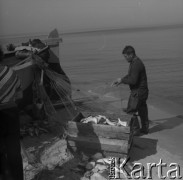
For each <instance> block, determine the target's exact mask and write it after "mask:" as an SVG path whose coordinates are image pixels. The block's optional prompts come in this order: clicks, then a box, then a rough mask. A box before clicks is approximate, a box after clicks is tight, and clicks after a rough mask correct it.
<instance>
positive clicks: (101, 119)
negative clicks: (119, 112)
mask: <svg viewBox="0 0 183 180" xmlns="http://www.w3.org/2000/svg"><path fill="white" fill-rule="evenodd" d="M81 123H93V124H106V125H111V126H124V127H126V126H127V122H126V121H121V120H120V118H118V119H117V120H109V119H108V118H107V117H106V116H103V115H97V116H89V117H86V118H83V119H81Z"/></svg>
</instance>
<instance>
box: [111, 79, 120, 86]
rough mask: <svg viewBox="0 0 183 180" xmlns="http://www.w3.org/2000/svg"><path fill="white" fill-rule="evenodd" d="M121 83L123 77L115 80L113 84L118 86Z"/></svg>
mask: <svg viewBox="0 0 183 180" xmlns="http://www.w3.org/2000/svg"><path fill="white" fill-rule="evenodd" d="M120 84H121V78H118V79H117V80H116V81H114V82H113V83H112V84H111V86H112V87H114V86H118V85H120Z"/></svg>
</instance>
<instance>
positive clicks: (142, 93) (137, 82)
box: [112, 46, 149, 134]
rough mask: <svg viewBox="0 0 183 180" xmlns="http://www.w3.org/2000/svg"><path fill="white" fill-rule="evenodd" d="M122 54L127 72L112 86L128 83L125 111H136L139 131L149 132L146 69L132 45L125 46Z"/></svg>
mask: <svg viewBox="0 0 183 180" xmlns="http://www.w3.org/2000/svg"><path fill="white" fill-rule="evenodd" d="M122 54H123V56H124V57H125V59H126V60H127V62H129V63H130V65H129V70H128V74H127V75H126V76H125V77H123V78H118V79H117V80H116V81H114V82H113V84H112V85H113V86H118V85H119V84H128V85H129V87H130V90H131V93H130V97H129V100H128V106H127V109H124V111H125V112H127V113H132V114H134V113H136V112H138V115H139V116H140V119H141V125H142V128H141V129H140V132H141V133H143V134H148V132H149V119H148V108H147V103H146V101H147V98H148V93H149V90H148V83H147V75H146V69H145V66H144V64H143V62H142V61H141V60H140V59H139V58H138V57H137V56H136V53H135V49H134V48H133V47H132V46H126V47H125V48H124V49H123V51H122Z"/></svg>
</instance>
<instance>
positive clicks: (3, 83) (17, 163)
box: [0, 48, 23, 180]
mask: <svg viewBox="0 0 183 180" xmlns="http://www.w3.org/2000/svg"><path fill="white" fill-rule="evenodd" d="M2 59H3V52H2V50H1V48H0V61H2ZM21 95H22V91H21V84H20V80H19V78H18V76H17V75H16V73H15V72H14V71H13V70H12V69H11V68H9V67H7V66H3V65H0V117H1V119H0V179H2V180H23V165H22V157H21V147H20V125H19V112H18V108H17V105H16V101H17V99H19V98H21Z"/></svg>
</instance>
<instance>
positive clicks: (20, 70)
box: [2, 30, 62, 90]
mask: <svg viewBox="0 0 183 180" xmlns="http://www.w3.org/2000/svg"><path fill="white" fill-rule="evenodd" d="M54 34H56V35H54ZM42 42H44V43H45V44H46V45H47V46H49V51H50V58H49V62H51V63H60V61H59V46H60V42H62V39H61V38H60V37H59V34H58V32H57V30H53V31H52V32H50V34H49V36H48V38H47V39H44V40H42ZM30 58H31V57H28V58H26V59H24V60H19V59H17V58H16V57H15V51H8V52H5V53H4V60H3V62H2V64H3V65H7V66H10V67H12V68H13V69H14V70H15V71H16V72H17V75H18V76H19V78H20V80H21V83H22V89H23V90H25V89H26V88H27V87H29V85H31V83H32V82H33V79H34V72H33V63H32V62H31V61H30Z"/></svg>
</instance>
